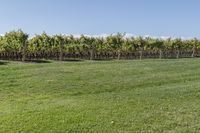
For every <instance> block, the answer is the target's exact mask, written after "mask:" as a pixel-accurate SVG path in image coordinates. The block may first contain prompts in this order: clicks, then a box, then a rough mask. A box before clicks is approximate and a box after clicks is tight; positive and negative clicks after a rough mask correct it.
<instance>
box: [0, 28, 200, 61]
mask: <svg viewBox="0 0 200 133" xmlns="http://www.w3.org/2000/svg"><path fill="white" fill-rule="evenodd" d="M199 48H200V40H198V39H197V38H193V39H188V40H184V39H180V38H175V39H173V38H167V39H160V38H151V37H141V36H139V37H126V34H121V33H118V34H114V35H109V36H107V37H91V36H85V35H81V36H80V37H74V36H73V35H52V36H50V35H47V34H46V33H42V34H41V35H35V36H34V37H32V38H29V36H28V34H26V33H24V32H23V31H22V30H18V31H11V32H8V33H6V34H5V35H4V36H0V54H1V58H5V57H6V58H9V59H16V57H17V59H22V60H25V58H30V59H32V58H33V59H34V58H47V59H48V58H49V59H60V60H63V59H64V58H65V57H69V58H70V57H73V58H87V59H100V58H118V59H120V58H129V57H135V58H140V59H142V58H148V57H158V58H163V57H176V58H179V57H180V55H181V54H182V55H184V57H188V56H190V57H195V56H198V52H196V51H198V50H199Z"/></svg>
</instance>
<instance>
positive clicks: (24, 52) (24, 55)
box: [22, 42, 26, 62]
mask: <svg viewBox="0 0 200 133" xmlns="http://www.w3.org/2000/svg"><path fill="white" fill-rule="evenodd" d="M24 61H26V42H24V44H23V49H22V62H24Z"/></svg>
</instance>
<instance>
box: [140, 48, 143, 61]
mask: <svg viewBox="0 0 200 133" xmlns="http://www.w3.org/2000/svg"><path fill="white" fill-rule="evenodd" d="M142 56H143V51H142V50H141V51H140V60H142Z"/></svg>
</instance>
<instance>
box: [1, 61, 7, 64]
mask: <svg viewBox="0 0 200 133" xmlns="http://www.w3.org/2000/svg"><path fill="white" fill-rule="evenodd" d="M7 64H8V62H5V61H0V65H7Z"/></svg>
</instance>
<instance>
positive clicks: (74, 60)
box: [62, 59, 84, 62]
mask: <svg viewBox="0 0 200 133" xmlns="http://www.w3.org/2000/svg"><path fill="white" fill-rule="evenodd" d="M62 61H66V62H81V61H84V60H81V59H64V60H62Z"/></svg>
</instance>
